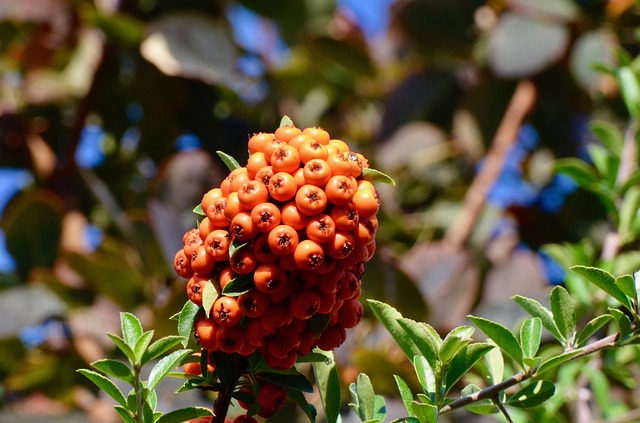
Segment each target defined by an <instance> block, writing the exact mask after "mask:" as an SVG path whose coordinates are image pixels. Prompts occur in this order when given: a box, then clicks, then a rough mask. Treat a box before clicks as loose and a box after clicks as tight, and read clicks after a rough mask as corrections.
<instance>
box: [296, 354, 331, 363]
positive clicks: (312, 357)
mask: <svg viewBox="0 0 640 423" xmlns="http://www.w3.org/2000/svg"><path fill="white" fill-rule="evenodd" d="M325 359H326V357H325V356H323V355H322V354H319V353H314V352H312V353H309V354H306V355H299V356H298V359H297V360H296V363H319V362H322V361H324V360H325Z"/></svg>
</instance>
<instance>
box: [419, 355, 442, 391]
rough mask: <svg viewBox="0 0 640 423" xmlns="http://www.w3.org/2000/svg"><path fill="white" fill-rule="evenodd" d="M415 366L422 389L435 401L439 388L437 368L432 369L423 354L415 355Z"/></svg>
mask: <svg viewBox="0 0 640 423" xmlns="http://www.w3.org/2000/svg"><path fill="white" fill-rule="evenodd" d="M413 368H414V369H415V371H416V376H417V377H418V382H420V386H422V391H423V392H424V393H425V394H427V396H428V397H429V398H430V399H431V401H433V400H434V398H435V394H436V392H437V390H438V386H437V383H438V381H437V379H436V374H435V371H434V370H435V369H432V368H431V366H430V365H429V362H428V361H427V359H426V358H424V356H421V355H416V356H415V357H413Z"/></svg>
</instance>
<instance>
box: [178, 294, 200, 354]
mask: <svg viewBox="0 0 640 423" xmlns="http://www.w3.org/2000/svg"><path fill="white" fill-rule="evenodd" d="M199 311H200V307H198V306H197V305H196V304H194V303H193V302H192V301H191V300H189V301H187V302H186V303H184V306H182V310H181V311H180V317H179V318H178V335H180V336H181V337H182V338H183V341H182V346H183V347H186V346H187V343H188V342H189V337H190V336H191V331H192V329H193V322H194V321H195V320H196V316H197V315H198V312H199Z"/></svg>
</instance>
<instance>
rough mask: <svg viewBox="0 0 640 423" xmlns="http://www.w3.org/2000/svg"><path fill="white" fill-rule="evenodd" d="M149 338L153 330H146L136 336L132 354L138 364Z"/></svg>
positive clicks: (149, 341) (147, 345) (151, 336)
mask: <svg viewBox="0 0 640 423" xmlns="http://www.w3.org/2000/svg"><path fill="white" fill-rule="evenodd" d="M151 338H153V331H152V330H150V331H147V332H145V333H143V334H142V336H140V338H138V342H136V346H135V348H134V349H133V354H134V355H135V357H136V363H138V364H140V363H141V361H142V356H143V355H144V353H145V351H146V350H147V347H149V344H150V343H151Z"/></svg>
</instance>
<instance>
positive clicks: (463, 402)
mask: <svg viewBox="0 0 640 423" xmlns="http://www.w3.org/2000/svg"><path fill="white" fill-rule="evenodd" d="M619 338H620V334H619V333H614V334H613V335H609V336H607V337H605V338H602V339H600V340H598V341H595V342H593V343H591V344H588V345H585V346H584V347H582V348H580V350H579V351H580V352H578V353H577V354H576V355H575V356H573V357H571V358H570V359H568V360H567V361H563V362H562V363H560V364H558V366H560V365H562V364H564V363H568V362H570V361H573V360H577V359H579V358H581V357H584V356H585V355H589V354H593V353H595V352H597V351H600V350H604V349H606V348H611V347H614V346H615V345H616V342H617V341H618V339H619ZM552 368H553V367H552ZM552 368H549V369H547V370H551V369H552ZM534 370H536V369H534ZM534 376H538V374H537V373H535V371H528V372H524V371H523V372H520V373H518V374H516V375H514V376H512V377H510V378H509V379H506V380H504V381H502V382H500V383H497V384H495V385H491V386H489V387H487V388H485V389H483V390H482V391H478V392H476V393H474V394H471V395H467V396H466V397H462V398H460V399H457V400H455V401H454V402H452V403H451V404H449V405H447V406H445V407H442V408H441V409H440V411H439V414H445V413H448V412H451V411H453V410H455V409H458V408H462V407H464V406H467V405H469V404H473V403H475V402H478V401H480V400H484V399H492V398H495V397H496V396H497V395H498V394H499V393H500V392H502V391H504V390H507V389H509V388H511V387H512V386H515V385H517V384H519V383H520V382H524V381H525V380H527V379H530V378H532V377H534Z"/></svg>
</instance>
